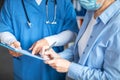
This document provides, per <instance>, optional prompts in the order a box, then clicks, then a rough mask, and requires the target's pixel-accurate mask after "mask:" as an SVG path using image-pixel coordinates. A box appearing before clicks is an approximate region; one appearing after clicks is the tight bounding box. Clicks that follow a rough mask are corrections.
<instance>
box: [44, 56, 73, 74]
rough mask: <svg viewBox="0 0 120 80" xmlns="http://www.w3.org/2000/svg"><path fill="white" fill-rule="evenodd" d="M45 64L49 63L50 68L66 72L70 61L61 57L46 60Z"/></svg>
mask: <svg viewBox="0 0 120 80" xmlns="http://www.w3.org/2000/svg"><path fill="white" fill-rule="evenodd" d="M45 63H46V64H49V65H50V66H51V67H52V68H54V69H56V71H57V72H61V73H65V72H68V69H69V66H70V64H71V62H69V61H67V60H65V59H62V58H56V59H52V60H46V62H45Z"/></svg>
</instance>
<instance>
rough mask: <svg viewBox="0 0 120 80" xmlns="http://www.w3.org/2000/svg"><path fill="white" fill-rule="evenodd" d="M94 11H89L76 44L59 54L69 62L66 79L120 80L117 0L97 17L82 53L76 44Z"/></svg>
mask: <svg viewBox="0 0 120 80" xmlns="http://www.w3.org/2000/svg"><path fill="white" fill-rule="evenodd" d="M92 14H93V12H92V11H88V12H87V14H86V16H85V19H84V23H83V25H82V27H81V29H80V31H79V34H78V37H77V39H76V42H75V45H74V46H72V47H71V48H69V49H67V50H65V51H64V52H62V53H60V55H61V57H62V58H65V59H67V60H70V61H72V63H71V65H70V67H69V70H68V76H69V77H71V78H73V79H75V80H120V76H119V75H120V0H115V2H114V3H113V4H112V5H110V6H109V7H108V8H107V9H106V10H105V11H104V12H103V13H102V14H101V15H100V16H99V17H98V18H97V24H96V25H94V28H93V31H92V33H91V36H90V38H89V40H88V43H87V46H86V48H85V50H84V51H83V54H82V55H81V56H80V57H79V53H78V41H79V39H80V38H81V36H82V35H83V33H84V31H85V29H86V27H87V24H88V23H89V22H90V20H91V16H92Z"/></svg>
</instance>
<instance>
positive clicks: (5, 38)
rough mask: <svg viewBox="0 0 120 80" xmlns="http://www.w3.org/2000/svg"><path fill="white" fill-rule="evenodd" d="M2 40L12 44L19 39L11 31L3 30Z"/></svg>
mask: <svg viewBox="0 0 120 80" xmlns="http://www.w3.org/2000/svg"><path fill="white" fill-rule="evenodd" d="M0 41H1V42H2V43H5V44H8V45H10V44H11V43H13V42H14V41H17V40H16V38H15V37H14V35H13V34H11V33H10V32H1V33H0Z"/></svg>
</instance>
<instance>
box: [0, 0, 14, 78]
mask: <svg viewBox="0 0 120 80" xmlns="http://www.w3.org/2000/svg"><path fill="white" fill-rule="evenodd" d="M3 2H4V0H0V9H1V7H2V4H3ZM12 64H13V63H12V57H11V56H10V55H9V54H8V50H7V49H5V48H3V47H0V80H13V69H12V68H13V67H12Z"/></svg>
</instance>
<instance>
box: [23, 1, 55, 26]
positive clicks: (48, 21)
mask: <svg viewBox="0 0 120 80" xmlns="http://www.w3.org/2000/svg"><path fill="white" fill-rule="evenodd" d="M45 5H46V24H57V22H56V12H57V11H56V10H57V0H54V18H53V21H50V20H49V18H48V17H49V12H48V0H46V2H45ZM22 6H23V9H24V12H25V16H26V19H27V24H28V26H29V27H31V25H32V23H31V22H30V19H29V17H28V14H27V10H26V7H25V4H24V0H22Z"/></svg>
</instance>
